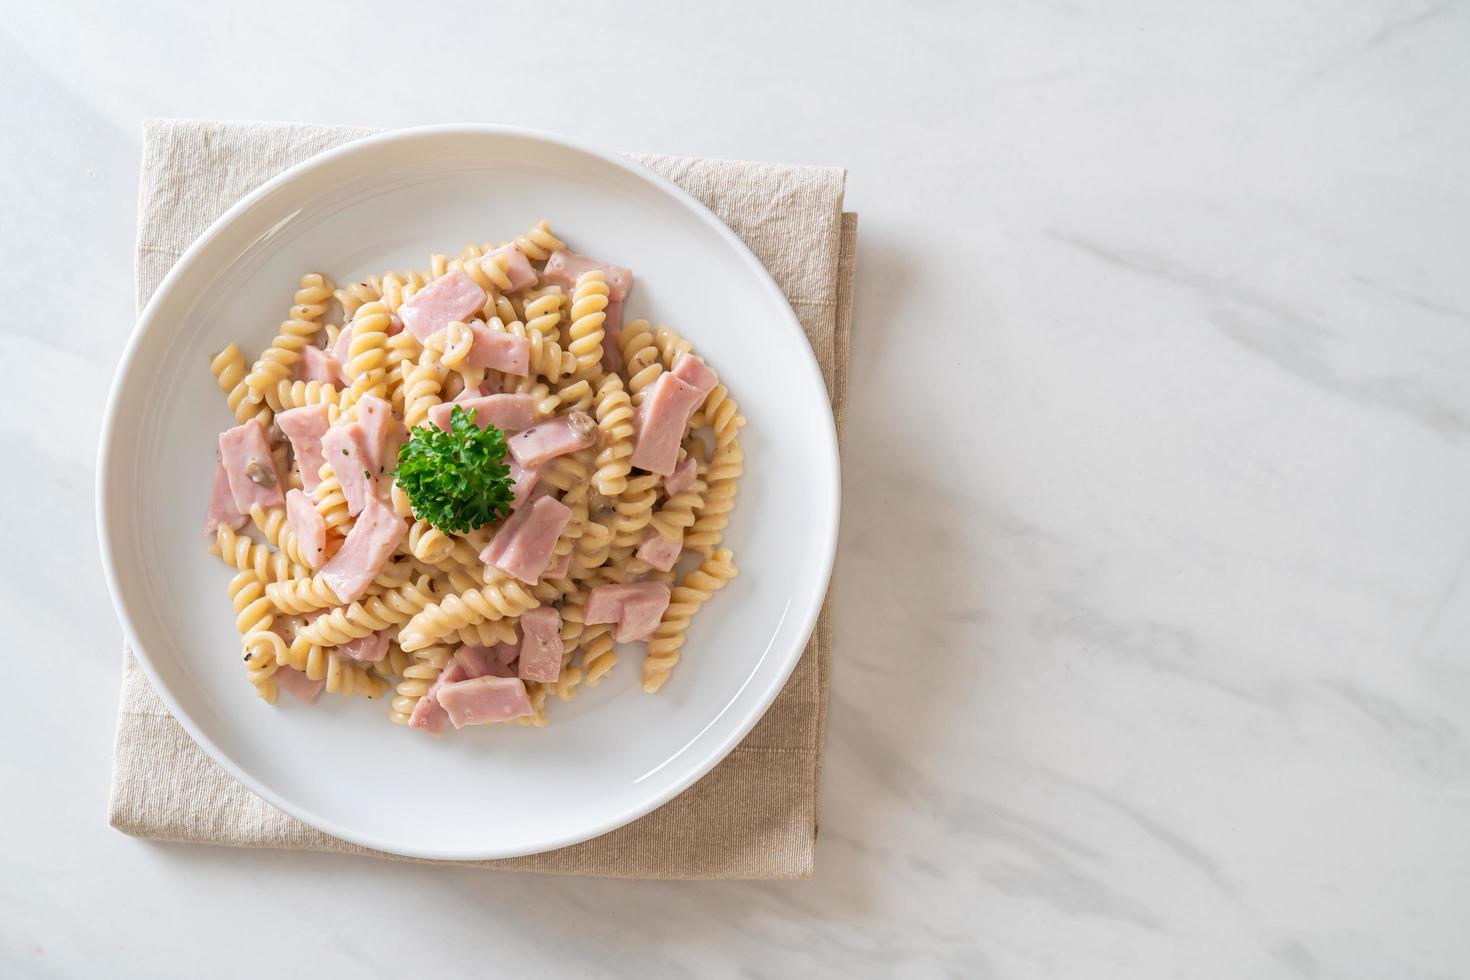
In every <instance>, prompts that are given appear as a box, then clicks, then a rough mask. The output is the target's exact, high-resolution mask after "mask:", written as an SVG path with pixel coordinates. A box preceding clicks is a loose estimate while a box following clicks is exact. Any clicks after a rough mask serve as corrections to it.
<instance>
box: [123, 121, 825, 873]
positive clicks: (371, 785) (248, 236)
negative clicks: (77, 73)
mask: <svg viewBox="0 0 1470 980" xmlns="http://www.w3.org/2000/svg"><path fill="white" fill-rule="evenodd" d="M542 217H545V218H549V219H550V221H551V225H552V228H553V229H554V230H555V231H556V232H557V233H558V234H560V235H561V236H562V237H563V238H564V239H565V240H566V241H567V243H568V247H569V248H571V249H572V250H573V251H577V252H581V253H583V254H586V255H592V256H596V257H598V258H603V259H606V260H608V261H612V262H617V263H619V264H622V265H626V266H629V267H631V268H632V269H633V270H634V273H635V275H636V276H637V287H636V288H635V289H634V291H633V294H632V296H631V297H630V298H629V302H628V309H627V311H626V313H625V320H632V319H633V318H635V317H639V316H646V317H648V318H649V319H651V320H653V321H654V322H655V323H660V322H661V323H667V324H669V325H670V326H673V327H674V328H675V329H677V330H679V331H681V332H682V333H683V334H684V335H685V336H686V337H688V338H689V339H690V340H691V341H692V342H693V343H694V345H695V347H696V349H697V350H698V352H699V353H701V354H703V355H704V356H705V357H706V358H707V359H708V360H709V361H710V363H711V364H712V365H714V366H715V367H716V368H717V369H718V371H719V372H720V377H721V379H722V380H723V381H725V382H727V383H728V384H729V386H730V388H731V391H732V393H733V394H734V395H735V397H736V398H737V399H738V400H739V402H740V405H741V408H742V411H743V412H744V414H745V416H746V418H747V419H748V420H749V424H748V426H747V427H746V429H745V430H744V435H743V439H742V441H743V445H744V447H745V452H746V471H745V476H744V478H743V480H742V482H741V488H740V496H739V498H738V500H737V502H736V507H735V511H734V513H733V519H732V521H731V524H730V529H729V532H728V534H727V538H726V540H727V543H728V545H729V546H730V547H731V548H733V549H734V551H735V556H736V561H737V563H738V564H739V566H740V569H741V575H740V577H739V578H737V579H736V580H735V581H734V582H733V583H731V584H730V586H729V587H727V588H726V589H725V590H724V591H723V592H720V593H718V594H717V595H716V596H715V597H714V599H713V601H711V602H710V603H709V604H708V605H706V607H705V608H704V610H703V611H702V612H701V613H700V614H699V616H698V617H696V619H695V621H694V625H693V628H692V629H691V630H690V632H689V638H688V643H687V644H686V646H685V648H684V656H683V660H682V661H681V663H680V664H679V666H678V668H677V669H676V670H675V672H674V674H673V676H672V677H671V678H670V680H669V682H668V684H667V685H666V686H665V687H664V689H663V691H662V692H660V693H659V694H658V695H655V696H649V695H645V694H644V693H642V691H641V689H640V687H639V684H638V680H639V663H640V660H641V657H642V645H641V644H640V645H637V646H629V647H625V648H623V649H622V651H621V655H622V660H623V662H622V663H620V664H619V665H618V666H617V668H616V669H614V670H613V672H612V673H611V674H610V675H608V677H607V678H605V679H604V681H603V682H602V684H601V685H600V686H598V687H596V688H586V687H584V688H582V689H581V690H580V692H579V693H578V695H577V698H576V700H575V701H573V702H570V703H564V702H560V701H556V700H555V699H554V698H553V699H551V700H549V701H548V707H549V715H550V719H549V722H548V724H547V727H545V728H542V729H535V728H522V727H519V726H510V725H495V726H485V727H476V728H466V729H464V730H462V731H458V732H455V731H452V730H451V731H450V732H449V733H448V734H446V736H445V737H444V738H442V739H434V738H431V737H428V736H425V735H423V734H422V733H420V732H417V731H411V730H408V729H406V728H402V727H399V726H397V725H394V724H392V723H391V722H390V721H389V720H388V698H387V697H384V698H379V699H378V700H374V701H368V700H364V699H362V698H351V699H347V698H342V697H340V696H337V695H328V694H323V695H322V697H321V698H320V699H319V700H318V701H317V703H316V704H315V705H311V706H306V705H303V704H300V703H299V702H296V701H295V700H294V699H293V698H291V696H290V695H288V694H285V693H284V692H283V693H282V695H281V698H280V702H279V704H278V705H277V706H275V707H271V706H269V705H267V704H265V703H264V702H262V701H260V700H259V699H258V698H256V697H255V694H254V692H253V691H252V690H251V688H250V686H249V685H248V684H247V683H246V681H245V678H244V670H243V668H242V666H241V663H240V644H239V639H238V637H237V636H236V634H235V630H234V624H233V612H232V610H231V607H230V602H229V598H228V596H227V595H226V592H225V584H226V583H227V582H228V581H229V578H230V575H231V572H230V570H229V569H227V568H226V567H225V566H224V565H223V564H222V563H221V562H220V561H219V560H218V559H217V558H214V557H212V556H210V555H208V554H206V553H205V550H204V548H205V543H206V542H205V539H204V538H203V537H201V534H200V528H201V522H202V519H203V513H204V505H205V500H206V497H207V494H208V489H209V481H210V475H211V472H212V468H213V466H214V445H215V436H216V435H217V433H218V432H219V431H220V430H222V429H224V428H226V427H228V426H229V425H231V424H232V419H231V417H230V415H229V413H228V411H227V409H226V407H225V403H224V398H223V396H222V394H221V392H220V391H219V390H218V389H217V388H216V387H215V383H214V379H213V377H212V376H211V375H210V373H209V370H208V361H209V357H210V355H211V353H212V352H214V351H217V350H219V349H220V348H221V347H223V346H224V345H225V344H227V343H228V342H229V341H231V340H235V341H237V342H239V343H240V345H241V348H242V349H244V350H245V353H246V356H247V357H254V356H255V355H256V354H257V353H259V351H260V350H261V348H262V347H263V346H265V345H266V344H268V343H269V342H270V340H271V338H272V337H273V336H274V334H275V330H276V327H277V325H278V324H279V323H280V321H281V320H282V319H283V318H284V317H285V315H286V312H287V309H288V307H289V305H290V301H291V294H292V292H293V290H294V289H295V284H296V280H297V278H298V277H299V276H300V275H301V274H302V273H304V272H312V271H319V272H322V273H324V274H326V275H328V276H329V277H331V278H332V279H333V280H334V281H335V282H338V283H344V282H347V281H349V280H352V279H354V278H355V277H360V276H363V275H368V274H379V273H381V272H382V271H383V270H385V269H403V268H424V267H426V266H427V264H428V256H429V253H430V252H433V251H438V252H445V253H447V254H450V255H454V254H457V253H458V251H459V249H460V248H461V247H462V246H463V245H464V244H465V243H466V242H471V241H475V242H483V241H486V240H489V239H502V238H509V237H511V236H512V235H514V234H517V233H519V232H522V231H524V230H525V229H527V228H529V227H530V226H531V225H532V224H534V223H535V222H536V221H537V220H539V219H541V218H542ZM98 468H99V472H98V479H97V493H98V505H97V506H98V525H99V533H100V537H101V545H102V555H103V564H104V566H105V568H106V572H107V578H108V584H109V587H110V588H111V590H112V596H113V601H114V602H115V604H116V605H117V609H118V614H119V615H120V616H121V618H122V622H123V626H124V629H125V630H126V632H127V635H128V639H129V640H130V641H131V643H132V645H133V650H134V652H135V653H136V654H137V655H138V659H139V661H140V662H141V663H142V665H143V668H144V670H145V671H146V672H147V674H148V677H149V679H150V680H151V681H152V682H153V686H154V688H155V690H157V691H158V692H159V694H160V695H161V696H162V697H163V699H164V701H165V702H166V703H167V704H168V706H169V709H170V710H171V711H172V712H173V714H174V716H175V717H176V718H178V720H179V721H180V722H181V723H182V724H183V725H184V727H185V728H186V729H187V730H188V731H189V733H190V734H191V735H192V736H193V737H194V738H195V740H197V741H198V742H199V744H200V745H202V746H203V747H204V748H205V750H206V751H208V752H209V754H210V755H211V756H212V757H213V758H214V760H215V761H216V762H217V763H219V764H220V765H221V766H222V767H223V768H224V769H225V770H226V771H227V772H229V773H230V774H231V775H233V776H234V777H235V778H237V779H239V780H240V781H241V782H243V783H244V784H245V785H246V786H248V787H249V788H250V789H251V790H252V791H253V792H255V793H257V794H258V795H260V796H261V797H263V798H265V799H266V800H269V801H270V802H271V803H273V804H275V805H276V806H278V807H280V808H281V809H283V810H285V811H286V812H288V813H290V814H292V815H294V816H296V817H299V818H300V819H302V820H304V821H306V822H307V823H309V824H311V825H312V826H315V827H318V828H320V829H321V830H323V831H325V832H327V833H329V834H333V835H335V836H337V837H340V838H343V839H345V840H349V841H353V842H356V843H358V844H362V845H365V846H368V847H374V848H378V849H381V850H384V851H392V852H396V853H399V854H406V855H413V856H418V857H426V858H446V859H478V858H496V857H508V856H512V855H519V854H530V853H535V852H537V851H543V850H548V849H550V848H554V847H559V846H562V845H565V844H570V843H574V842H576V841H580V840H585V839H587V838H589V837H594V836H596V835H598V834H602V833H605V832H607V831H609V830H612V829H613V828H615V827H618V826H620V825H622V824H624V823H627V822H628V821H630V820H633V819H634V818H636V817H638V816H641V815H642V814H644V813H647V812H648V811H649V810H652V809H653V808H654V807H656V806H658V805H659V804H660V803H663V802H664V801H666V800H668V799H669V798H671V797H673V796H674V795H675V794H677V793H678V792H679V791H681V790H683V789H684V788H685V787H687V786H689V785H690V784H691V783H693V782H694V781H695V780H696V779H698V778H699V777H700V776H701V775H703V774H704V773H705V772H707V771H708V770H709V769H710V768H711V767H712V766H713V765H714V764H715V763H716V762H718V761H719V760H720V759H721V758H723V757H724V756H725V754H726V753H728V752H729V751H730V749H731V748H733V747H734V746H735V745H736V744H737V743H738V742H739V741H740V739H741V738H742V737H743V736H744V735H745V733H746V732H747V731H749V730H750V728H751V726H752V725H754V724H755V722H756V720H757V719H758V718H759V717H760V715H761V713H762V712H763V711H764V710H765V709H766V707H767V705H769V704H770V702H771V700H772V698H774V697H775V695H776V693H777V692H778V691H779V690H780V689H781V685H782V684H783V683H784V682H785V680H786V678H787V676H788V675H789V674H790V672H791V669H792V667H793V666H794V665H795V663H796V660H797V658H798V657H799V656H800V654H801V650H802V647H803V645H804V644H805V642H806V639H807V636H808V635H809V634H810V632H811V630H812V626H813V624H814V623H815V622H816V617H817V612H818V609H819V607H820V605H821V602H822V596H823V594H824V592H825V591H826V587H827V578H828V575H829V573H830V571H831V563H832V556H833V550H834V547H835V544H836V538H837V514H838V506H837V501H838V486H837V484H838V466H837V443H836V436H835V433H834V430H833V425H832V415H831V411H830V409H829V407H828V402H827V395H826V389H825V387H824V386H823V384H822V378H821V375H820V373H819V371H818V368H817V364H816V361H815V359H814V358H813V356H812V352H811V349H810V347H809V346H808V344H807V342H806V339H805V336H804V334H803V333H802V330H801V327H800V325H799V323H798V322H797V320H796V317H795V316H794V315H793V313H792V311H791V308H790V306H788V305H787V303H786V300H785V299H784V298H783V296H782V295H781V293H780V291H779V290H778V289H777V288H776V285H775V283H774V282H773V281H772V280H771V278H770V276H769V275H768V274H767V272H766V271H765V269H764V268H763V267H762V266H761V265H760V263H759V262H758V261H757V260H756V259H755V257H754V256H753V255H751V253H750V251H749V250H748V249H747V248H746V247H745V246H744V245H743V244H742V243H741V242H740V240H739V239H737V238H736V237H735V235H734V234H733V233H731V232H730V230H729V229H728V228H726V227H725V225H723V224H722V223H721V222H720V221H719V220H718V219H716V218H715V217H714V216H713V215H711V214H710V213H709V212H708V211H707V210H706V209H705V208H704V207H703V206H702V205H700V204H699V203H698V202H696V201H695V200H694V199H693V198H692V197H690V196H689V195H688V194H686V193H685V192H683V191H682V190H680V189H679V188H677V187H675V186H674V185H673V184H671V183H668V182H667V181H665V180H663V179H661V178H659V177H657V176H655V175H653V174H652V173H650V172H648V171H647V170H644V169H643V168H641V167H638V166H636V165H634V164H631V163H629V162H628V161H626V160H623V159H622V158H620V157H617V156H613V155H610V154H607V153H603V152H600V151H597V150H593V149H591V148H588V147H585V146H582V145H580V144H577V143H575V142H572V141H568V140H565V139H562V138H560V137H552V136H547V135H545V134H540V133H532V132H526V131H522V130H513V129H505V128H500V127H491V126H455V127H435V128H430V129H420V130H409V131H403V132H396V133H390V134H386V135H383V136H379V137H376V138H373V139H367V140H363V141H360V142H357V143H352V144H349V145H347V146H344V147H342V148H340V149H337V150H334V151H332V152H329V153H324V154H322V155H321V156H318V157H316V158H314V159H312V160H310V161H308V162H306V163H304V164H302V165H300V166H298V167H295V168H293V169H291V170H289V171H287V172H286V173H284V174H282V175H281V176H279V177H277V178H276V179H275V180H272V181H271V182H270V183H268V184H266V185H265V186H264V187H262V188H260V190H258V191H257V192H255V193H254V194H252V195H250V197H248V198H246V199H245V200H244V201H242V202H240V204H238V205H237V206H235V207H234V208H232V209H231V210H230V211H229V212H228V213H227V214H225V215H224V217H222V218H220V220H219V221H217V222H215V224H214V226H213V227H211V228H210V229H209V231H208V232H206V233H205V234H204V236H203V237H202V238H200V239H199V241H198V242H197V243H195V245H194V246H193V247H192V248H191V249H190V250H189V251H188V253H187V254H185V255H184V256H183V258H181V259H180V260H179V262H178V264H177V265H176V266H174V268H173V271H172V272H170V273H169V275H168V278H166V279H165V280H164V282H163V285H162V286H161V287H159V290H158V292H157V294H155V295H154V297H153V300H152V301H151V302H150V303H149V304H148V308H147V309H146V310H145V311H144V312H143V316H142V318H141V319H140V320H139V322H138V326H137V329H136V330H135V331H134V332H133V336H132V339H131V341H130V342H129V344H128V348H127V351H126V352H125V353H124V355H123V360H122V364H121V366H120V367H119V369H118V373H117V378H116V380H115V381H114V383H113V389H112V394H111V397H110V399H109V404H108V410H107V416H106V420H105V422H104V431H103V433H102V450H101V454H100V458H99V460H98Z"/></svg>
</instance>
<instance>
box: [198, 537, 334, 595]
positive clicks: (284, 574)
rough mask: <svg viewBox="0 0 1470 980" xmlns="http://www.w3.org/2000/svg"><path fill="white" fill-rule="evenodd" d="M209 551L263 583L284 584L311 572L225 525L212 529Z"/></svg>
mask: <svg viewBox="0 0 1470 980" xmlns="http://www.w3.org/2000/svg"><path fill="white" fill-rule="evenodd" d="M209 552H210V554H213V555H218V556H219V557H220V558H221V559H222V560H223V561H224V563H225V564H226V565H229V566H230V567H231V568H235V569H239V570H240V571H246V570H249V571H253V572H254V573H255V575H256V577H257V578H259V579H260V580H261V581H262V582H285V581H288V580H290V579H293V578H301V577H302V576H305V575H310V574H311V569H309V568H306V567H305V566H303V565H296V564H293V563H292V562H291V561H289V560H288V559H287V558H286V556H285V555H283V554H280V553H279V552H273V551H271V550H270V548H268V547H266V546H265V545H263V544H256V543H255V542H254V541H251V540H250V539H249V538H247V537H246V536H245V535H243V534H237V533H235V530H234V529H233V528H231V527H229V526H227V525H220V526H219V527H218V528H216V529H215V532H214V543H213V544H211V545H210V546H209Z"/></svg>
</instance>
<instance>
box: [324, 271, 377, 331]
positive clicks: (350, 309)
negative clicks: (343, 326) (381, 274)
mask: <svg viewBox="0 0 1470 980" xmlns="http://www.w3.org/2000/svg"><path fill="white" fill-rule="evenodd" d="M332 295H334V296H335V297H337V303H338V304H339V305H340V306H341V307H342V315H343V316H345V317H346V318H347V319H349V320H351V319H352V317H353V315H354V314H355V313H357V309H358V307H360V306H362V305H363V304H364V303H374V302H377V301H378V300H380V299H382V298H383V283H382V280H380V279H378V278H377V277H376V276H369V277H368V278H366V279H364V280H362V281H361V282H354V283H349V284H348V285H346V286H342V287H340V288H339V289H337V291H336V292H335V293H333V294H332Z"/></svg>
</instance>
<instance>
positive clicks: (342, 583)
mask: <svg viewBox="0 0 1470 980" xmlns="http://www.w3.org/2000/svg"><path fill="white" fill-rule="evenodd" d="M407 533H408V523H407V522H406V521H404V519H403V518H401V517H399V516H398V514H397V513H396V512H395V511H394V510H393V508H392V507H391V506H389V505H388V504H386V503H384V502H383V501H382V500H380V499H379V498H377V497H369V498H368V502H367V506H365V507H364V508H363V509H362V513H361V514H359V515H358V516H357V522H356V523H355V524H353V525H352V530H351V531H348V532H347V540H345V541H343V542H342V548H341V550H339V551H338V552H337V553H336V554H335V555H333V556H332V560H331V561H329V562H327V564H326V565H325V566H323V568H322V571H321V575H322V578H324V579H325V580H326V582H327V584H328V585H330V586H331V587H332V591H333V592H335V593H337V598H338V599H340V600H342V602H344V603H347V602H356V601H357V600H358V599H360V598H362V593H363V591H364V590H366V589H367V587H368V585H369V584H371V583H372V580H373V579H374V578H376V577H377V574H378V572H380V571H382V570H383V566H384V565H385V564H387V563H388V559H389V557H391V556H392V554H393V549H395V548H397V547H398V543H399V542H400V541H402V540H403V536H404V535H405V534H407Z"/></svg>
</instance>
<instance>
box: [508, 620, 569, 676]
mask: <svg viewBox="0 0 1470 980" xmlns="http://www.w3.org/2000/svg"><path fill="white" fill-rule="evenodd" d="M562 650H563V646H562V642H561V614H560V613H558V612H557V611H556V610H555V609H552V608H550V607H549V606H537V607H536V608H535V609H528V610H526V612H525V613H523V614H522V615H521V650H520V654H519V657H518V663H517V673H518V674H519V675H520V678H521V680H524V681H541V682H543V683H546V684H554V683H556V681H557V679H558V678H559V677H561V655H562Z"/></svg>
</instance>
